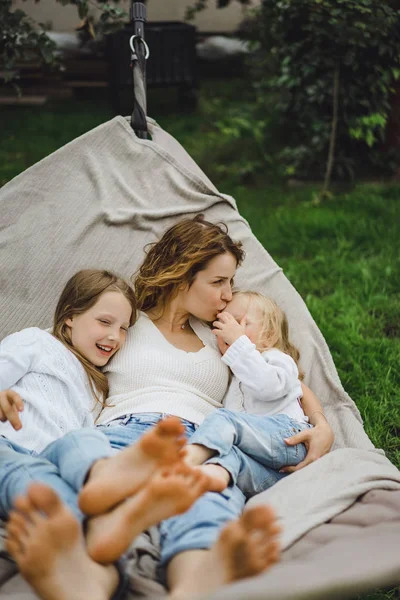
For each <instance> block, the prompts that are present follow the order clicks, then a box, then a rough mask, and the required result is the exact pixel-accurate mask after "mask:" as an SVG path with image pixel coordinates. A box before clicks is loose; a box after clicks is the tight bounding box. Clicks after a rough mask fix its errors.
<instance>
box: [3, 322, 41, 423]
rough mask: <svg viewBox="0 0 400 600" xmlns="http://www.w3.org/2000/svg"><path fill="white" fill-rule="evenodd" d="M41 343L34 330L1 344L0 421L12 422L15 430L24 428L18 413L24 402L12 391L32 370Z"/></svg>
mask: <svg viewBox="0 0 400 600" xmlns="http://www.w3.org/2000/svg"><path fill="white" fill-rule="evenodd" d="M40 350H41V343H40V341H39V340H38V338H37V335H35V332H34V331H33V330H32V329H24V330H23V331H19V332H18V333H13V334H12V335H9V336H8V337H6V338H5V339H4V340H3V341H2V342H1V343H0V421H1V422H3V423H4V422H5V421H10V423H11V425H12V426H13V427H14V429H20V428H21V427H22V424H21V421H20V419H19V415H18V413H19V412H20V411H21V410H23V400H22V398H21V396H20V395H19V394H17V393H16V392H14V391H12V390H10V389H9V388H11V387H12V386H13V385H15V384H16V383H17V382H18V381H19V380H20V379H21V378H22V377H23V376H24V375H26V373H28V371H29V370H30V369H31V366H32V363H33V360H34V358H35V356H37V355H38V353H39V355H40Z"/></svg>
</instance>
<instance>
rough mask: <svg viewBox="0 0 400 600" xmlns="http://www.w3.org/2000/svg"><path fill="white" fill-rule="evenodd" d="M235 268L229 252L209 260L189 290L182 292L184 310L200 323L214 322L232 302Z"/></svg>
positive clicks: (233, 258) (235, 264)
mask: <svg viewBox="0 0 400 600" xmlns="http://www.w3.org/2000/svg"><path fill="white" fill-rule="evenodd" d="M236 267H237V263H236V258H235V257H234V256H233V254H230V253H229V252H226V253H225V254H220V255H219V256H216V257H215V258H213V259H211V260H210V262H209V263H208V265H207V267H206V268H205V269H203V271H199V272H198V273H197V275H196V277H195V278H194V281H193V283H192V285H191V286H190V288H188V289H186V290H184V291H183V292H182V300H183V303H184V307H185V310H187V311H188V312H189V313H190V314H192V315H193V316H194V317H197V318H198V319H201V320H202V321H214V320H215V318H216V316H217V314H218V313H219V312H221V311H222V310H224V309H225V307H226V305H227V304H228V302H230V301H231V300H232V283H233V277H234V275H235V272H236Z"/></svg>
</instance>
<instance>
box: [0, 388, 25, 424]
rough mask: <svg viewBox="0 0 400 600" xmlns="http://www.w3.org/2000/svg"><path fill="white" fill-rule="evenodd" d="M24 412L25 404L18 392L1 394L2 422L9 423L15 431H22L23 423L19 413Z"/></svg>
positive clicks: (0, 416)
mask: <svg viewBox="0 0 400 600" xmlns="http://www.w3.org/2000/svg"><path fill="white" fill-rule="evenodd" d="M23 410H24V403H23V400H22V398H21V396H20V395H19V394H17V392H13V391H12V390H4V392H0V421H1V422H2V423H5V422H6V421H9V422H10V423H11V425H12V426H13V427H14V429H15V430H17V431H18V429H21V427H22V423H21V419H20V418H19V413H20V412H22V411H23Z"/></svg>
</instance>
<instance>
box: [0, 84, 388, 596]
mask: <svg viewBox="0 0 400 600" xmlns="http://www.w3.org/2000/svg"><path fill="white" fill-rule="evenodd" d="M244 88H245V86H243V85H242V84H241V83H239V84H238V82H235V81H231V82H222V83H217V82H207V83H205V84H204V86H203V88H202V92H201V99H200V106H199V110H198V112H197V113H194V114H184V113H183V114H177V113H174V112H173V111H174V110H176V107H175V106H174V104H173V102H172V100H173V98H172V93H171V94H168V93H164V92H163V93H162V94H157V93H156V92H152V93H151V94H149V105H150V106H152V107H153V109H152V111H151V114H152V116H153V117H154V118H156V119H157V120H158V121H159V122H160V124H161V125H162V126H164V127H165V128H166V129H167V130H168V131H169V132H170V133H171V134H172V135H174V136H175V137H176V138H177V139H178V140H179V141H181V143H183V145H184V146H185V148H186V149H187V150H188V151H189V153H190V154H192V156H193V157H194V159H195V160H196V161H197V162H198V163H199V165H200V166H201V167H202V168H203V169H204V171H205V172H206V173H207V175H209V176H211V178H212V179H213V180H214V182H215V184H216V185H217V186H218V187H219V189H220V190H221V191H223V192H225V193H228V194H231V195H233V196H234V197H235V198H236V200H237V203H238V207H239V210H240V212H241V214H242V215H243V216H244V217H245V218H246V219H247V220H248V221H249V223H250V225H251V226H252V229H253V231H254V233H255V235H256V236H257V237H258V238H259V240H260V241H261V243H262V244H263V245H264V246H265V248H267V249H268V251H269V252H270V254H272V256H273V257H274V258H275V260H276V261H277V262H278V263H279V264H280V265H281V266H282V267H283V269H284V271H285V273H286V275H287V276H288V277H289V279H290V280H291V281H292V283H293V284H294V285H295V286H296V288H297V289H298V290H299V292H300V293H301V295H302V296H303V298H304V299H305V301H306V303H307V305H308V307H309V309H310V311H311V313H312V315H313V317H314V319H315V320H316V322H317V324H318V326H319V327H320V329H321V331H322V333H323V335H324V336H325V338H326V340H327V342H328V344H329V347H330V349H331V352H332V355H333V358H334V361H335V363H336V366H337V368H338V371H339V374H340V377H341V380H342V382H343V384H344V387H345V388H346V390H347V391H348V392H349V394H350V395H351V396H352V398H353V399H354V401H355V402H356V404H357V406H358V407H359V409H360V411H361V414H362V416H363V419H364V424H365V428H366V431H367V433H368V435H369V436H370V437H371V439H372V441H373V442H374V444H375V445H376V446H378V447H381V448H383V449H384V450H385V451H386V453H387V456H388V457H389V458H390V459H391V460H392V461H393V463H394V464H395V465H396V466H397V467H400V368H399V365H400V253H399V241H398V240H399V224H400V186H395V185H378V184H376V185H372V184H368V185H366V184H358V185H357V186H355V187H354V188H352V189H348V190H342V191H341V192H340V193H338V194H336V195H335V196H334V197H332V198H331V199H329V200H327V201H325V202H324V203H322V204H320V205H317V206H316V205H314V204H313V203H312V202H311V200H312V197H313V194H314V193H315V191H316V187H315V186H314V187H313V186H311V185H308V186H304V187H299V188H293V189H289V188H287V187H285V186H283V185H279V184H277V183H276V182H275V183H274V178H273V176H271V171H270V170H269V171H266V174H265V175H264V176H263V175H257V177H255V178H254V179H253V180H252V179H251V178H250V180H249V176H248V173H247V171H246V169H243V168H242V166H243V164H246V163H247V162H248V163H250V164H251V162H252V161H253V160H254V156H255V150H254V143H253V142H252V141H251V138H249V137H247V138H245V139H244V141H243V142H240V141H237V140H236V141H235V140H234V139H233V138H234V135H233V137H232V135H231V136H230V137H229V135H227V136H222V135H221V134H220V133H219V129H220V128H218V127H216V122H217V121H218V120H220V119H221V118H222V116H223V114H224V112H226V111H229V110H231V111H232V110H233V111H235V110H238V108H240V106H241V104H240V103H241V102H243V103H244V104H245V103H246V102H247V101H248V92H247V91H246V90H245V89H244ZM242 89H244V91H243V92H241V90H242ZM232 97H235V101H232V99H231V98H232ZM111 116H112V114H111V111H110V110H109V108H108V106H107V104H106V102H105V101H101V99H96V103H88V102H84V101H81V102H77V101H74V102H68V103H63V104H56V105H51V106H49V107H45V108H40V109H39V108H35V109H33V108H32V109H22V108H18V109H13V110H11V109H9V110H6V111H3V113H2V117H1V119H2V122H0V130H1V131H2V144H1V147H0V184H4V183H6V181H8V180H9V179H11V178H12V177H13V176H15V175H17V174H18V173H19V172H21V171H22V170H24V169H25V168H27V167H28V166H30V165H31V164H33V163H34V162H36V161H37V160H39V159H40V158H42V157H43V156H46V155H47V154H49V153H50V152H52V151H54V150H55V149H57V148H59V147H60V146H62V145H63V144H65V143H66V142H67V141H69V140H71V139H73V138H75V137H76V136H78V135H80V134H81V133H83V132H85V131H87V130H89V129H91V128H92V127H95V126H96V125H97V124H99V123H101V122H103V121H105V120H107V119H108V118H110V117H111ZM245 180H249V181H247V184H246V185H245V184H244V181H245ZM398 595H399V589H398V588H397V589H396V590H390V591H379V590H378V591H376V592H375V593H374V594H372V595H368V596H363V598H364V600H367V599H368V600H383V599H386V600H393V599H394V598H396V597H398Z"/></svg>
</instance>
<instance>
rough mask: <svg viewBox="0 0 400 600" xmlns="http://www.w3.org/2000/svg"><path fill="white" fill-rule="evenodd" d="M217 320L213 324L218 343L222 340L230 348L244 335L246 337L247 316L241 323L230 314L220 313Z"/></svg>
mask: <svg viewBox="0 0 400 600" xmlns="http://www.w3.org/2000/svg"><path fill="white" fill-rule="evenodd" d="M217 319H218V320H217V321H214V323H213V326H214V329H213V333H214V334H215V335H216V336H217V337H218V341H219V340H220V339H221V340H223V341H224V342H225V344H228V346H230V345H231V344H233V342H236V340H237V339H239V338H240V337H241V336H242V335H246V315H244V317H243V318H242V320H241V321H240V323H238V322H237V321H236V319H235V317H233V316H232V315H231V314H230V313H228V312H222V313H219V315H218V317H217ZM219 346H220V344H219ZM220 349H221V348H220Z"/></svg>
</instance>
